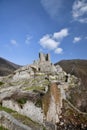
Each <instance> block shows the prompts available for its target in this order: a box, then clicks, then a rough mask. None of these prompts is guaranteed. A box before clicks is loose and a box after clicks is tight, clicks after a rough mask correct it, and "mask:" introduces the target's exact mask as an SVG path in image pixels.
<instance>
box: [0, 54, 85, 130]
mask: <svg viewBox="0 0 87 130" xmlns="http://www.w3.org/2000/svg"><path fill="white" fill-rule="evenodd" d="M0 82H1V85H0V103H1V105H2V106H1V107H5V108H10V109H12V110H16V111H17V112H18V113H20V114H22V115H25V116H27V117H28V118H30V119H31V120H33V121H35V122H37V123H39V124H41V125H42V126H43V128H44V127H45V129H46V130H66V129H67V130H71V129H73V128H74V129H76V128H77V126H78V125H80V128H81V130H84V129H85V128H86V127H87V114H86V113H83V112H81V111H80V110H79V109H78V108H77V107H75V106H74V104H72V102H71V99H72V98H71V91H72V90H73V89H76V88H79V87H80V84H81V81H80V79H78V78H77V77H75V76H74V75H70V74H67V73H66V72H65V71H63V69H62V68H61V67H60V66H59V65H56V66H55V65H54V64H52V63H51V60H50V55H49V54H42V53H40V54H39V59H38V60H36V61H34V63H33V64H31V65H26V66H24V67H21V68H19V69H18V70H16V71H14V74H12V75H9V76H7V77H3V78H0ZM78 116H81V118H82V120H79V119H77V117H78ZM82 124H83V125H82ZM3 125H4V123H3ZM68 125H69V126H70V128H69V127H68ZM41 129H42V128H41ZM12 130H13V129H12ZM26 130H27V129H26ZM77 130H79V129H77Z"/></svg>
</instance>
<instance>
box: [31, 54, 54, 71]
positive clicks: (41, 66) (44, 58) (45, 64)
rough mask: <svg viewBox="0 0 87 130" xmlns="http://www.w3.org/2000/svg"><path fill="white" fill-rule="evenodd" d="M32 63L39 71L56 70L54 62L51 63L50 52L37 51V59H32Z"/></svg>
mask: <svg viewBox="0 0 87 130" xmlns="http://www.w3.org/2000/svg"><path fill="white" fill-rule="evenodd" d="M33 65H34V66H36V67H37V70H38V71H39V72H47V73H48V72H50V73H51V72H52V73H53V72H56V68H55V66H54V64H52V63H51V59H50V54H43V53H39V59H38V60H37V61H34V63H33Z"/></svg>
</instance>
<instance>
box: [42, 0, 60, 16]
mask: <svg viewBox="0 0 87 130" xmlns="http://www.w3.org/2000/svg"><path fill="white" fill-rule="evenodd" d="M41 4H42V6H43V7H44V9H45V10H46V12H47V13H48V14H49V15H50V16H51V17H55V16H56V15H58V12H59V9H60V7H61V5H62V4H61V1H60V0H41Z"/></svg>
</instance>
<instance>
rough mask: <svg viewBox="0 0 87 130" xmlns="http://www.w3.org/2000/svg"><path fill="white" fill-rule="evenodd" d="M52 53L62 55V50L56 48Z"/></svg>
mask: <svg viewBox="0 0 87 130" xmlns="http://www.w3.org/2000/svg"><path fill="white" fill-rule="evenodd" d="M54 52H55V53H56V54H62V53H63V49H62V48H56V49H55V51H54Z"/></svg>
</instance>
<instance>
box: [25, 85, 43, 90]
mask: <svg viewBox="0 0 87 130" xmlns="http://www.w3.org/2000/svg"><path fill="white" fill-rule="evenodd" d="M44 89H45V87H41V86H31V87H27V88H25V89H24V90H30V91H34V90H44Z"/></svg>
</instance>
